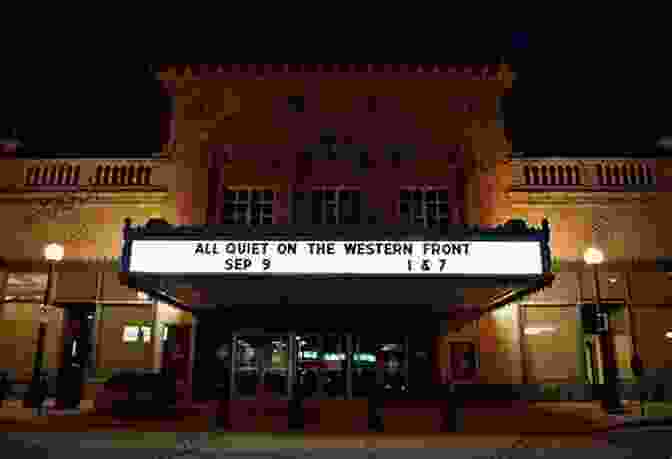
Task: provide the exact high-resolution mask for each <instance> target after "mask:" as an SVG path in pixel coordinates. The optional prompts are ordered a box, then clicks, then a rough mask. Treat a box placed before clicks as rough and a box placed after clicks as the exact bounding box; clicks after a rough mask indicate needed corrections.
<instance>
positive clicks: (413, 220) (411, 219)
mask: <svg viewBox="0 0 672 459" xmlns="http://www.w3.org/2000/svg"><path fill="white" fill-rule="evenodd" d="M404 191H407V192H409V193H410V194H411V196H412V194H413V193H414V192H417V191H420V192H421V193H422V200H421V203H422V204H421V206H420V210H421V211H422V214H421V217H422V226H423V227H424V228H430V227H433V226H435V225H437V226H440V225H441V224H442V223H443V224H447V225H450V224H453V223H455V222H454V221H453V220H454V217H453V209H452V206H451V204H452V201H451V199H450V193H451V191H452V188H451V187H448V186H442V185H437V186H434V185H410V186H402V187H400V188H399V195H398V203H397V219H398V220H399V221H400V222H401V223H403V224H411V225H417V224H420V222H418V221H417V217H416V215H415V213H414V212H412V211H413V210H415V209H413V208H412V207H411V206H412V205H413V202H414V199H412V198H411V199H408V200H404V199H402V193H403V192H404ZM431 191H436V192H437V199H436V200H435V201H428V200H427V193H428V192H431ZM442 191H445V192H447V193H448V198H447V200H446V201H443V200H441V199H439V197H438V193H439V192H442ZM428 202H434V203H435V204H436V216H435V218H436V222H435V223H433V224H432V225H430V224H429V222H428V205H427V204H428ZM405 203H406V204H407V205H408V206H409V211H408V213H407V214H405V213H404V212H403V211H402V206H403V205H404V204H405ZM441 204H446V205H447V206H448V209H447V211H446V213H445V215H443V214H441V213H440V212H439V208H440V207H439V206H440V205H441ZM405 215H408V218H405Z"/></svg>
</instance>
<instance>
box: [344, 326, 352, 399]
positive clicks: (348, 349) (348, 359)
mask: <svg viewBox="0 0 672 459" xmlns="http://www.w3.org/2000/svg"><path fill="white" fill-rule="evenodd" d="M345 399H346V400H352V333H346V334H345Z"/></svg>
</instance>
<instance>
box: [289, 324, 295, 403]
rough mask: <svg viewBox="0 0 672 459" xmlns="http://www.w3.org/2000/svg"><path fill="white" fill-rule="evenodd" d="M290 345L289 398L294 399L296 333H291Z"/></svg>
mask: <svg viewBox="0 0 672 459" xmlns="http://www.w3.org/2000/svg"><path fill="white" fill-rule="evenodd" d="M288 339H289V343H287V397H288V398H289V399H290V400H292V399H294V397H295V395H296V394H294V388H295V387H296V357H297V355H296V332H295V331H290V332H289V336H288Z"/></svg>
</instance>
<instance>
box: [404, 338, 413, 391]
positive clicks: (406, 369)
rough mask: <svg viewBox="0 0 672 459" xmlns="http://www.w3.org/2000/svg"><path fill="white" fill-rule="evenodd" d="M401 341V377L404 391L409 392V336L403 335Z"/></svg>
mask: <svg viewBox="0 0 672 459" xmlns="http://www.w3.org/2000/svg"><path fill="white" fill-rule="evenodd" d="M403 340H404V366H403V377H404V386H406V391H408V390H410V386H409V383H408V381H409V377H410V374H411V372H410V368H409V364H410V361H411V352H410V349H409V348H408V345H409V341H410V339H409V336H408V335H404V338H403Z"/></svg>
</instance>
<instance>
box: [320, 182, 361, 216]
mask: <svg viewBox="0 0 672 459" xmlns="http://www.w3.org/2000/svg"><path fill="white" fill-rule="evenodd" d="M311 195H312V196H311V198H312V205H313V209H312V214H313V224H328V225H334V224H358V223H360V216H361V192H360V191H359V190H347V189H329V188H325V189H321V190H313V191H312V193H311Z"/></svg>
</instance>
